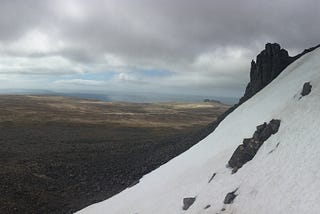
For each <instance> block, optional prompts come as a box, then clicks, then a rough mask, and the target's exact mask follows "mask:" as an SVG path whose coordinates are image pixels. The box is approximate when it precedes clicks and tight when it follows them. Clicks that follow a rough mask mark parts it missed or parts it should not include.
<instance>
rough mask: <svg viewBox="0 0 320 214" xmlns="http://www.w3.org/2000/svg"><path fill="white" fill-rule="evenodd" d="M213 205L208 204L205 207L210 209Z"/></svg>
mask: <svg viewBox="0 0 320 214" xmlns="http://www.w3.org/2000/svg"><path fill="white" fill-rule="evenodd" d="M210 207H211V205H210V204H208V205H207V206H205V207H204V208H203V209H205V210H206V209H208V208H210Z"/></svg>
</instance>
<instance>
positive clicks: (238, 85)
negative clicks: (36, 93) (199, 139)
mask: <svg viewBox="0 0 320 214" xmlns="http://www.w3.org/2000/svg"><path fill="white" fill-rule="evenodd" d="M319 11H320V2H319V1H317V0H305V1H298V0H270V1H256V0H243V1H237V0H226V1H220V0H153V1H150V0H135V1H131V0H121V1H119V0H104V1H103V0H90V1H87V0H67V1H66V0H28V1H25V0H3V1H1V8H0V27H1V31H0V83H1V85H2V86H1V87H2V88H8V87H32V88H43V87H44V88H45V89H47V88H48V89H59V88H63V89H66V88H67V89H70V90H72V89H75V90H80V89H79V88H80V87H76V86H75V85H77V86H79V85H81V84H82V85H83V86H84V87H82V89H83V90H86V87H88V90H89V88H94V89H95V90H101V91H108V90H111V89H112V90H123V91H126V90H128V91H155V92H166V93H170V92H175V93H190V94H208V95H211V94H212V95H213V96H214V95H215V96H240V95H241V94H242V93H243V89H244V86H245V84H246V82H247V81H248V76H249V63H250V60H251V59H252V58H254V56H255V55H256V54H257V52H258V51H259V50H261V49H262V48H263V46H264V43H266V42H268V41H271V42H278V43H280V44H281V45H282V46H283V47H285V48H287V49H289V51H290V52H291V53H297V52H299V51H301V50H302V49H304V48H308V47H311V46H313V45H316V44H318V43H320V41H319V40H320V39H319V38H320V31H319V28H318V20H320V15H319V14H320V13H319Z"/></svg>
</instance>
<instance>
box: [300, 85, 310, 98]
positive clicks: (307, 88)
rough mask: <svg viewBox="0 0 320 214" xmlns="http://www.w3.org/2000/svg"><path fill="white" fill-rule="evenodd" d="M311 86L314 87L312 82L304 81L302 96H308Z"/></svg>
mask: <svg viewBox="0 0 320 214" xmlns="http://www.w3.org/2000/svg"><path fill="white" fill-rule="evenodd" d="M311 88H312V85H311V84H310V82H306V83H304V84H303V88H302V91H301V96H306V95H308V94H310V92H311Z"/></svg>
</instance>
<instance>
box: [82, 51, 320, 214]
mask: <svg viewBox="0 0 320 214" xmlns="http://www.w3.org/2000/svg"><path fill="white" fill-rule="evenodd" d="M308 81H311V85H312V91H311V93H310V94H309V95H307V96H305V97H302V98H301V99H299V97H300V92H301V90H302V86H303V84H304V83H305V82H308ZM319 110H320V49H319V48H318V49H316V50H315V51H313V52H311V53H308V54H306V55H304V56H303V57H301V58H300V59H298V60H297V61H295V62H294V63H292V64H291V65H289V66H288V67H287V68H286V69H285V70H284V71H283V72H282V73H281V74H280V75H279V76H278V78H277V79H275V80H274V81H273V82H272V83H270V84H269V85H268V86H267V87H265V88H264V89H263V90H262V91H260V92H259V93H258V94H256V95H255V96H254V97H252V98H251V99H250V100H248V101H247V102H245V103H243V104H242V105H241V106H240V107H238V108H237V109H236V110H235V111H234V112H233V113H231V114H230V115H229V116H228V117H227V118H225V120H224V121H223V122H222V123H220V125H219V126H218V127H217V129H216V130H215V131H214V132H213V133H212V134H210V135H209V136H208V137H206V138H205V139H204V140H202V141H201V142H199V143H198V144H197V145H195V146H193V147H192V148H191V149H189V150H188V151H186V152H185V153H183V154H181V155H180V156H178V157H176V158H174V159H173V160H171V161H169V162H168V163H166V164H164V165H163V166H161V167H160V168H158V169H156V170H155V171H153V172H151V173H150V174H148V175H146V176H144V177H143V178H142V179H141V180H140V183H139V184H137V185H135V186H133V187H131V188H128V189H126V190H124V191H123V192H121V193H119V194H118V195H115V196H114V197H112V198H110V199H108V200H106V201H103V202H100V203H97V204H94V205H91V206H89V207H87V208H85V209H83V210H81V211H79V212H77V214H98V213H99V214H100V213H107V214H130V213H131V214H157V213H159V214H179V213H234V214H257V213H259V214H269V213H270V214H271V213H272V214H275V213H277V214H282V213H290V214H294V213H299V214H301V213H308V214H316V213H320V211H319V210H320V203H318V202H319V201H320V155H319V154H320V142H319V139H320V131H319V127H320V115H319ZM271 119H280V120H281V125H280V129H279V131H278V132H277V133H276V134H275V135H272V136H271V137H270V138H269V139H268V140H267V141H266V142H265V143H264V144H263V146H262V147H261V148H260V150H259V151H258V153H257V155H256V156H255V157H254V159H253V160H251V161H249V162H248V163H246V164H245V165H244V166H243V167H242V168H241V169H239V171H238V172H237V173H235V174H231V169H229V168H226V164H227V162H228V160H229V159H230V157H231V155H232V154H233V152H234V151H235V149H236V148H237V147H238V145H240V144H241V143H242V140H243V139H244V138H248V137H252V135H253V133H254V131H255V129H256V126H257V125H260V124H262V123H263V122H269V121H270V120H271ZM278 143H279V146H278V147H277V146H276V145H277V144H278ZM271 151H273V152H271ZM213 173H217V174H216V176H215V177H214V179H213V180H212V181H211V182H210V183H208V180H209V179H210V177H211V176H212V174H213ZM236 188H239V189H238V190H237V192H236V194H237V195H238V196H237V197H236V198H235V200H234V202H233V203H232V204H229V205H225V204H223V200H224V198H225V196H226V194H227V193H228V192H231V191H233V190H235V189H236ZM185 197H196V201H195V202H194V204H193V205H192V206H191V207H190V208H189V209H188V210H186V211H184V210H182V205H183V202H182V201H183V198H185ZM207 205H211V206H210V207H209V208H207V209H204V207H206V206H207ZM222 208H225V210H224V211H221V209H222Z"/></svg>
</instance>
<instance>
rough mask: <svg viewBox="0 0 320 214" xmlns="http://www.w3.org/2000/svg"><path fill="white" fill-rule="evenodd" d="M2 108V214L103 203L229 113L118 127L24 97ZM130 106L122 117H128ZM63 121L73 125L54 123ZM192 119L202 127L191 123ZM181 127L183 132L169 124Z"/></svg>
mask: <svg viewBox="0 0 320 214" xmlns="http://www.w3.org/2000/svg"><path fill="white" fill-rule="evenodd" d="M48 99H50V98H48ZM51 101H52V100H51ZM51 101H50V103H51V104H52V102H53V101H52V102H51ZM0 102H1V104H0V110H1V112H2V113H1V115H0V117H1V118H0V169H1V170H0V193H1V194H0V213H1V214H6V213H13V214H15V213H19V214H20V213H24V214H28V213H35V214H37V213H41V214H42V213H59V214H61V213H73V212H75V211H77V210H80V209H82V208H84V207H86V206H88V205H90V204H92V203H95V202H99V201H102V200H105V199H107V198H109V197H111V196H113V195H114V194H116V193H118V192H120V191H121V190H123V189H125V188H127V187H128V186H131V185H132V184H134V183H136V182H137V181H138V179H139V178H141V176H143V175H144V174H146V173H148V172H150V171H151V170H154V169H156V168H157V167H159V166H160V165H162V164H163V163H165V162H167V161H168V160H170V159H171V158H173V157H175V156H176V155H178V154H180V153H181V152H183V151H185V150H186V149H188V148H189V147H191V146H192V145H194V144H195V143H196V142H195V141H194V140H192V139H193V138H192V137H190V136H192V135H194V134H195V133H197V132H198V130H200V129H201V128H202V127H204V126H206V124H207V123H209V122H210V121H212V120H214V119H215V118H216V117H217V116H218V115H219V114H221V113H222V112H223V111H224V110H226V109H227V106H222V105H221V106H219V107H217V108H216V109H214V110H212V111H211V110H210V108H209V107H210V106H208V109H209V110H208V109H205V108H203V109H193V110H190V109H189V110H188V112H186V111H187V110H186V109H184V110H183V111H180V112H175V113H174V114H172V111H170V112H167V111H164V112H162V113H161V112H160V113H161V114H160V116H159V115H157V118H150V117H149V116H148V117H147V119H146V118H143V119H141V118H140V120H139V121H138V122H137V120H136V118H135V117H134V116H132V118H130V117H129V118H128V117H127V116H126V118H125V120H119V123H115V122H108V120H106V121H103V122H101V121H99V122H92V120H89V119H90V118H95V120H94V121H96V118H99V117H98V115H94V116H93V115H91V113H92V112H91V113H90V112H89V110H87V109H85V111H86V112H85V113H86V115H89V116H90V118H89V117H87V118H85V116H83V115H80V116H83V118H84V119H86V121H85V122H84V121H81V122H76V120H75V119H76V116H74V115H76V113H75V112H76V111H79V110H78V109H77V110H75V111H69V110H68V111H67V110H66V109H64V110H65V111H63V109H61V108H60V107H59V108H58V110H57V109H56V110H55V109H52V108H49V107H46V106H45V105H43V102H44V101H43V100H42V101H41V102H40V101H38V103H37V104H35V102H34V99H31V98H25V97H9V98H8V97H6V98H5V99H4V98H0ZM46 102H47V100H46ZM54 102H55V104H56V102H58V101H56V100H55V101H54ZM59 102H62V103H65V102H70V103H72V102H73V101H72V100H71V101H70V100H67V101H66V100H62V101H61V100H60V101H59ZM32 103H33V104H32ZM39 103H40V104H41V105H40V104H39ZM26 106H28V108H26ZM77 106H78V104H77ZM124 106H125V105H124V104H121V112H126V111H128V109H127V110H126V109H123V108H124ZM95 107H97V106H95ZM144 107H145V106H144ZM63 108H64V107H63ZM116 108H117V106H113V108H112V111H115V109H116ZM135 108H136V109H139V108H140V109H142V107H141V106H139V105H137V106H135V107H132V106H131V107H130V112H132V109H135ZM162 108H168V107H165V106H162ZM88 109H91V108H88ZM93 109H94V108H93ZM144 109H145V108H144ZM31 110H34V111H31ZM81 110H84V109H81ZM94 111H96V110H94ZM137 111H138V110H137ZM150 111H151V110H150ZM27 112H28V114H30V112H32V115H33V116H32V117H30V118H33V119H28V118H29V116H30V115H29V116H28V114H27ZM65 112H68V113H65ZM70 112H71V113H70ZM82 113H83V112H82ZM158 113H159V111H158ZM49 114H50V117H49V116H48V115H49ZM63 114H66V116H68V117H70V114H71V115H73V119H70V120H66V119H65V118H64V119H59V120H54V118H63ZM36 115H39V116H38V119H37V120H35V119H34V117H35V116H36ZM43 115H46V118H45V117H44V116H43ZM55 115H56V117H55ZM139 117H141V115H140V116H139ZM26 118H27V119H26ZM48 118H49V119H48ZM83 118H82V119H83ZM161 118H162V119H161ZM190 118H191V119H192V120H194V119H195V118H198V121H197V122H196V123H191V122H190ZM149 119H150V121H157V122H159V121H160V122H161V121H167V122H166V124H167V126H166V125H165V124H162V125H154V123H152V125H150V126H142V125H141V124H143V120H146V121H149ZM130 120H131V121H132V123H129V122H130ZM183 120H185V121H186V123H185V125H184V126H180V125H179V126H174V125H172V124H171V123H173V122H174V121H177V122H176V123H178V122H179V121H180V122H181V121H183ZM110 121H111V119H110ZM124 121H125V122H124ZM128 121H129V122H128ZM133 121H136V122H137V124H139V125H137V126H134V124H135V123H134V122H133Z"/></svg>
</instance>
